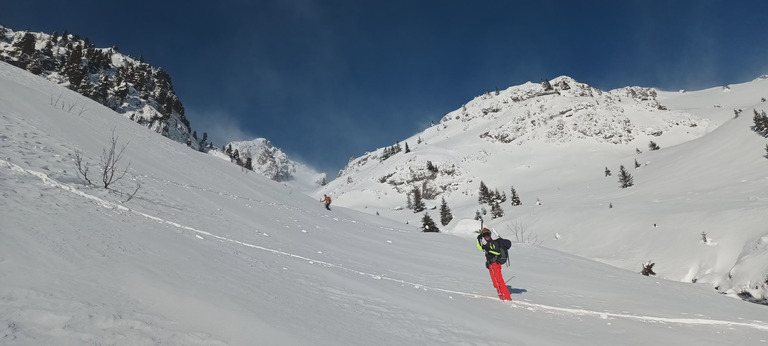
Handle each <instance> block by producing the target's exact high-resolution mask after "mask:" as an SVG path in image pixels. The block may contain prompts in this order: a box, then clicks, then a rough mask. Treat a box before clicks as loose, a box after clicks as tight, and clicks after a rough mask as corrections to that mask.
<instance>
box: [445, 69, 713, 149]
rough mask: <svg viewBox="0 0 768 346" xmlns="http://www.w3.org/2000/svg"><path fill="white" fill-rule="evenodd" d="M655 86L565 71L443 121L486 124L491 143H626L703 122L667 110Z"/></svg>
mask: <svg viewBox="0 0 768 346" xmlns="http://www.w3.org/2000/svg"><path fill="white" fill-rule="evenodd" d="M656 96H657V93H656V90H655V89H653V88H641V87H626V88H621V89H616V90H612V91H610V92H604V91H602V90H599V89H595V88H592V87H590V86H589V85H587V84H584V83H579V82H577V81H576V80H574V79H573V78H570V77H567V76H561V77H557V78H555V79H553V80H551V81H545V82H542V83H540V84H534V83H531V82H528V83H526V84H523V85H520V86H514V87H510V88H508V89H506V90H503V91H496V92H492V93H491V92H489V93H486V94H484V95H481V96H479V97H477V98H475V99H474V100H472V101H470V102H468V103H467V104H466V105H464V106H463V107H462V108H461V109H458V110H455V111H453V112H451V113H448V114H447V115H446V116H445V117H444V118H443V119H442V120H441V123H440V125H441V126H442V127H443V128H444V129H447V128H448V127H457V126H461V127H462V128H463V130H464V131H467V130H469V129H471V128H479V129H483V130H482V131H481V132H480V134H479V137H480V138H482V139H484V140H486V141H489V142H500V143H514V144H518V145H520V144H524V143H526V142H529V141H542V142H545V143H567V142H572V141H576V140H590V141H596V142H601V143H610V144H626V143H629V142H631V141H633V140H634V139H635V138H637V136H638V135H639V134H641V133H645V134H653V135H661V134H662V133H664V132H665V131H668V130H670V129H671V128H673V127H676V126H683V127H697V126H700V125H703V124H705V123H703V122H702V120H700V119H697V118H695V117H691V116H690V115H688V114H685V113H680V112H671V111H667V109H666V107H664V106H663V105H661V104H659V102H658V101H657V100H656Z"/></svg>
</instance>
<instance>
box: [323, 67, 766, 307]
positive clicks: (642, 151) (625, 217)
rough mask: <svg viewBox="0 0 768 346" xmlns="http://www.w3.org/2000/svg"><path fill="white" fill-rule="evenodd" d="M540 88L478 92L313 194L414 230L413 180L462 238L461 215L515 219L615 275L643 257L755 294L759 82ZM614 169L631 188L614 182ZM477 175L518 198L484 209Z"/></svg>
mask: <svg viewBox="0 0 768 346" xmlns="http://www.w3.org/2000/svg"><path fill="white" fill-rule="evenodd" d="M546 84H547V83H541V84H538V83H526V84H523V85H520V86H515V87H511V88H508V89H506V90H501V91H498V92H489V93H485V94H483V95H481V96H479V97H477V98H475V99H473V100H472V101H470V102H468V103H467V104H465V105H464V106H463V107H462V108H460V109H458V110H455V111H453V112H450V113H448V114H447V115H446V116H445V117H443V119H442V120H441V121H440V123H439V124H435V125H433V126H431V127H429V128H427V129H426V130H424V131H423V132H421V133H418V134H416V135H414V136H412V137H410V138H406V139H404V140H402V141H400V142H399V143H397V145H394V146H392V147H386V148H380V149H378V150H375V151H373V152H370V153H367V154H366V155H363V156H361V157H359V158H356V159H353V160H351V161H350V163H349V164H348V165H347V167H346V168H345V169H344V170H343V171H342V172H341V174H340V176H339V178H337V179H335V180H334V181H332V182H331V183H329V184H328V186H326V187H325V188H324V189H322V190H321V191H318V192H317V194H319V193H329V194H330V195H332V196H334V197H335V201H336V202H335V203H337V204H339V205H343V206H347V207H351V208H355V209H357V210H361V211H364V212H367V213H372V214H374V213H375V214H379V215H381V216H385V217H388V218H392V219H394V220H398V221H400V222H403V223H409V224H413V225H414V227H416V226H418V225H419V224H420V219H421V217H422V216H423V213H413V211H411V210H408V209H406V208H405V206H406V204H407V201H408V199H409V197H410V196H411V193H412V191H413V190H414V189H415V188H418V189H419V190H420V192H421V194H422V195H423V196H426V204H427V208H428V210H427V213H428V214H430V215H431V217H432V218H437V217H438V215H437V214H438V211H437V210H429V209H433V208H437V207H438V205H439V204H440V203H441V199H442V198H445V200H446V202H447V204H448V206H449V207H450V208H451V209H452V214H453V216H454V219H453V221H451V222H450V223H449V224H447V225H445V226H441V228H442V231H444V232H448V233H453V234H457V235H466V236H469V235H470V234H471V232H472V231H473V230H472V229H467V228H466V227H464V224H463V222H464V220H467V219H472V218H473V217H474V216H475V215H476V213H478V212H480V213H481V214H482V215H484V216H483V217H484V219H485V222H486V223H487V224H489V225H492V226H494V227H496V228H498V229H499V230H500V231H502V232H503V231H506V233H507V234H506V235H508V236H512V235H511V234H510V233H511V232H512V231H513V230H514V229H515V228H519V227H523V228H525V229H526V230H527V232H528V233H529V234H531V235H533V236H536V237H537V239H538V241H539V242H540V243H541V244H542V245H544V246H547V247H552V248H555V249H558V250H562V251H566V252H569V253H573V254H576V255H579V256H583V257H587V258H591V259H596V260H600V261H602V262H605V263H609V264H612V265H615V266H618V267H621V268H624V269H627V270H632V271H638V272H639V270H640V268H641V266H642V265H643V263H646V262H648V261H653V262H657V263H658V265H657V266H656V267H655V270H656V273H657V274H658V275H659V276H661V277H664V278H668V279H671V280H679V281H686V282H691V281H696V282H707V283H709V284H711V285H712V287H715V288H716V289H717V290H718V291H720V292H730V293H734V294H735V293H740V292H742V291H749V292H751V294H753V295H754V296H756V297H761V298H764V297H766V296H767V294H768V283H766V281H768V250H766V249H765V246H764V243H765V239H766V238H765V237H766V236H768V233H766V231H765V230H764V228H763V227H762V225H764V224H765V222H768V215H766V214H765V213H764V205H763V203H764V201H766V200H768V186H767V185H768V184H766V181H767V180H768V176H767V175H766V173H765V172H766V171H768V160H766V157H765V146H766V144H767V143H766V140H765V138H763V137H762V136H760V135H759V134H757V133H755V132H754V131H753V130H752V125H753V124H752V113H753V111H757V112H760V111H763V110H768V103H765V101H764V100H765V98H766V97H768V92H766V90H768V80H766V79H762V78H758V79H755V80H753V81H751V82H746V83H741V84H732V85H728V86H724V87H714V88H710V89H706V90H700V91H685V92H666V91H659V90H655V89H653V88H640V87H627V88H620V89H616V90H611V91H600V90H597V89H595V88H592V87H589V86H588V85H586V84H583V83H578V82H576V81H574V80H573V79H571V78H569V77H558V78H556V79H554V80H552V81H549V83H548V84H550V86H551V87H552V89H551V90H548V89H549V88H548V87H547V86H546ZM737 114H738V116H737ZM651 142H653V143H655V144H656V145H658V147H659V148H660V150H651V149H650V146H651ZM406 147H407V148H408V150H405V149H404V148H406ZM398 148H399V149H398ZM406 151H408V152H406ZM620 166H624V167H625V168H626V169H627V170H628V171H629V173H630V174H631V175H632V176H633V179H634V186H632V187H630V188H627V189H622V188H620V186H619V183H618V182H617V173H618V171H619V168H620ZM430 167H431V169H430ZM725 167H727V169H726V168H725ZM608 171H610V172H608ZM608 173H610V175H608ZM480 182H483V183H485V184H486V185H487V186H488V187H489V188H490V190H491V191H494V190H497V191H500V192H501V193H503V194H504V195H505V196H510V197H511V188H514V189H516V192H517V193H519V194H520V198H521V199H522V202H523V205H522V206H514V207H513V206H512V205H511V204H510V202H509V201H507V202H504V203H502V206H503V209H504V212H505V214H504V216H502V217H498V218H492V216H491V215H490V214H489V213H487V211H488V209H490V206H489V205H488V204H482V205H481V204H479V203H478V188H479V185H480ZM424 191H426V192H427V193H424ZM576 211H577V212H576ZM606 232H608V234H610V236H608V237H607V236H606ZM502 234H504V233H502ZM705 238H706V239H711V241H703V240H702V239H705ZM617 249H622V250H621V251H618V252H617ZM683 249H684V250H683ZM661 263H663V265H662V264H661Z"/></svg>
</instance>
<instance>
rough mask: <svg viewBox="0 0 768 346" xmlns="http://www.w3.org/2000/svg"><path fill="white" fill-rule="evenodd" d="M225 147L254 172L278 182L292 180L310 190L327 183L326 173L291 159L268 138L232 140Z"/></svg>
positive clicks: (294, 183) (293, 182)
mask: <svg viewBox="0 0 768 346" xmlns="http://www.w3.org/2000/svg"><path fill="white" fill-rule="evenodd" d="M225 147H226V151H227V153H226V154H227V155H229V157H231V158H233V160H235V159H234V157H235V155H237V157H239V159H240V160H241V162H243V163H244V164H245V165H248V164H249V165H248V166H249V167H250V168H252V169H253V171H254V172H257V173H259V174H261V175H263V176H265V177H267V178H269V179H271V180H274V181H277V182H290V183H291V185H293V186H294V187H296V188H299V189H300V190H301V191H310V190H313V189H315V188H317V187H318V186H320V185H322V184H324V183H325V174H324V173H318V172H317V171H315V170H314V169H312V168H310V167H308V166H306V165H304V164H302V163H300V162H296V161H293V160H290V159H289V158H288V155H286V154H285V153H284V152H283V151H282V150H280V149H279V148H277V147H275V146H273V145H272V143H271V142H270V141H268V140H267V139H264V138H256V139H254V140H251V141H238V142H230V143H229V144H227V145H226V146H225ZM235 152H236V154H235Z"/></svg>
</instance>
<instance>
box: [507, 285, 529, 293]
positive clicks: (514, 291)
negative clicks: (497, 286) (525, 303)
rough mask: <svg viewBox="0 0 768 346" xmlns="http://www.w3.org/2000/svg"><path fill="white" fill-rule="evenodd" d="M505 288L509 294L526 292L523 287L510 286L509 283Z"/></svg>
mask: <svg viewBox="0 0 768 346" xmlns="http://www.w3.org/2000/svg"><path fill="white" fill-rule="evenodd" d="M507 290H509V294H523V293H525V292H528V290H527V289H525V288H512V286H509V285H507Z"/></svg>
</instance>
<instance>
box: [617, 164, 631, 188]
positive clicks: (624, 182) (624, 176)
mask: <svg viewBox="0 0 768 346" xmlns="http://www.w3.org/2000/svg"><path fill="white" fill-rule="evenodd" d="M619 184H621V188H622V189H626V188H628V187H630V186H632V185H634V183H633V182H632V174H629V172H627V169H626V168H624V165H621V166H620V167H619Z"/></svg>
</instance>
